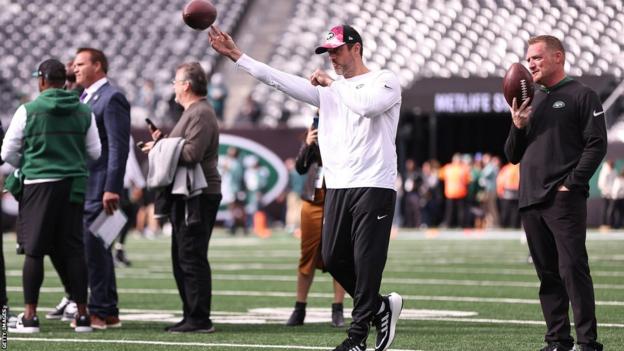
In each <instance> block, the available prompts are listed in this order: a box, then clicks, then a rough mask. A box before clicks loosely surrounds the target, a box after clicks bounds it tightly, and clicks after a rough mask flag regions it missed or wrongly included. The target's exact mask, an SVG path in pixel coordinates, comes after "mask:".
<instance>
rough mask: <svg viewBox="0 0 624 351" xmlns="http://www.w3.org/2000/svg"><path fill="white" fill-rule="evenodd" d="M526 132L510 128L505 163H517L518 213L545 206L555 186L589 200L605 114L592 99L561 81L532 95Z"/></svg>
mask: <svg viewBox="0 0 624 351" xmlns="http://www.w3.org/2000/svg"><path fill="white" fill-rule="evenodd" d="M531 105H532V107H533V113H532V115H531V116H530V117H529V123H528V125H527V127H526V128H524V129H518V128H516V126H515V125H514V124H513V123H512V124H511V130H510V131H509V135H508V137H507V141H506V142H505V155H506V156H507V159H508V160H509V162H511V163H513V164H517V163H518V162H520V203H519V206H520V208H523V207H528V206H531V205H535V204H539V203H542V202H545V201H547V200H549V198H550V197H551V196H553V195H554V194H555V192H556V191H557V189H558V188H559V186H560V185H565V187H567V188H568V189H570V191H580V192H583V193H584V194H585V196H586V197H587V196H589V179H590V178H591V177H592V175H593V174H594V172H595V171H596V169H597V168H598V166H599V165H600V163H601V162H602V159H603V157H604V156H605V154H606V152H607V131H606V123H605V113H604V111H603V109H602V104H601V102H600V99H599V98H598V95H597V94H596V93H595V92H594V91H593V90H591V89H590V88H588V87H586V86H585V85H583V84H581V83H579V82H577V81H575V80H573V79H571V78H567V77H566V78H564V79H563V80H562V81H561V82H559V83H557V84H556V85H554V86H553V87H551V88H545V87H542V88H540V89H537V90H536V92H535V96H534V97H533V101H532V102H531Z"/></svg>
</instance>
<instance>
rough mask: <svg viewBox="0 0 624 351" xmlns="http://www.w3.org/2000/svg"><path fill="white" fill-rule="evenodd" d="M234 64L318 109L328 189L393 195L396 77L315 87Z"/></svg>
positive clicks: (250, 64)
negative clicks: (383, 190)
mask: <svg viewBox="0 0 624 351" xmlns="http://www.w3.org/2000/svg"><path fill="white" fill-rule="evenodd" d="M236 64H237V66H238V67H239V68H242V69H244V70H245V71H247V72H248V73H249V74H251V75H252V76H253V77H255V78H257V79H258V80H260V81H262V82H263V83H265V84H268V85H270V86H273V87H275V88H277V89H279V90H280V91H282V92H284V93H286V94H288V95H290V96H291V97H293V98H295V99H297V100H300V101H303V102H306V103H308V104H311V105H313V106H317V107H319V109H320V110H319V116H320V118H319V126H318V140H319V147H320V150H321V157H322V159H323V167H324V168H325V183H326V186H327V188H329V189H344V188H362V187H376V188H386V189H395V184H394V183H395V180H396V177H397V156H396V145H395V138H396V133H397V126H398V123H399V112H400V108H401V85H400V83H399V80H398V78H397V77H396V75H395V74H394V73H392V72H390V71H387V70H381V71H374V72H368V73H365V74H362V75H358V76H355V77H352V78H349V79H338V80H336V81H334V82H333V83H332V84H331V85H330V86H329V87H321V86H316V87H315V86H313V85H312V84H311V83H310V81H309V80H307V79H305V78H302V77H298V76H295V75H292V74H288V73H284V72H281V71H279V70H276V69H274V68H271V67H269V66H268V65H266V64H263V63H261V62H258V61H256V60H254V59H252V58H251V57H249V56H247V55H242V56H241V57H240V59H239V60H238V61H237V62H236Z"/></svg>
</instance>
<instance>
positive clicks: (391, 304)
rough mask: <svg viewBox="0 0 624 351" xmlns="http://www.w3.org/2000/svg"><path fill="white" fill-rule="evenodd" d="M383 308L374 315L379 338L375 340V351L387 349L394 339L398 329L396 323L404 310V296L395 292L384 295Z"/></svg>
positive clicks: (374, 323)
mask: <svg viewBox="0 0 624 351" xmlns="http://www.w3.org/2000/svg"><path fill="white" fill-rule="evenodd" d="M382 299H383V310H382V311H381V312H379V313H377V314H376V315H375V317H373V325H374V326H375V327H376V328H377V340H376V341H375V351H386V350H387V349H388V348H389V347H390V345H391V344H392V341H394V333H395V331H396V323H397V321H398V320H399V316H400V315H401V310H403V298H402V297H401V295H399V294H397V293H395V292H393V293H390V295H388V296H384V297H382Z"/></svg>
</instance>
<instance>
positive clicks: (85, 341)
mask: <svg viewBox="0 0 624 351" xmlns="http://www.w3.org/2000/svg"><path fill="white" fill-rule="evenodd" d="M8 341H9V344H10V343H11V342H13V341H24V342H33V341H41V342H58V343H83V344H126V345H129V344H133V345H156V346H199V347H230V348H236V349H273V350H275V349H280V350H327V348H328V347H332V346H325V347H315V346H301V345H261V344H227V343H205V342H171V341H148V340H113V339H111V340H106V339H51V338H22V337H9V340H8ZM390 350H391V351H422V350H414V349H390Z"/></svg>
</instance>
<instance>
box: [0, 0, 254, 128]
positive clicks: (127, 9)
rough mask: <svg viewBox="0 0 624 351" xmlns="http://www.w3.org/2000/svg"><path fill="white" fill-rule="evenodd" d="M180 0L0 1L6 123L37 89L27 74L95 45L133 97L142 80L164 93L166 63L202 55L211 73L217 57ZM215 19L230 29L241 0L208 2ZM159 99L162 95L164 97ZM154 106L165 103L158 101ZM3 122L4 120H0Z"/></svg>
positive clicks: (0, 80) (0, 87)
mask: <svg viewBox="0 0 624 351" xmlns="http://www.w3.org/2000/svg"><path fill="white" fill-rule="evenodd" d="M186 2H187V0H51V1H49V0H33V1H23V0H20V1H13V0H0V9H2V10H1V11H0V38H2V41H1V42H0V106H2V110H1V112H0V114H1V116H2V117H3V119H5V122H8V121H7V120H6V118H10V116H11V115H12V113H13V112H14V111H15V109H16V108H17V106H18V105H19V103H20V99H22V98H25V99H28V98H29V97H32V96H33V95H36V93H37V92H36V86H35V84H33V83H32V80H31V79H32V78H31V73H32V72H33V71H34V70H35V69H36V67H37V65H38V63H39V61H41V60H42V59H44V58H45V57H47V56H54V57H58V58H61V59H63V60H69V59H70V58H72V57H73V55H74V54H75V51H76V48H78V47H82V46H92V47H96V48H101V49H103V50H104V52H105V53H106V55H107V56H108V58H109V60H110V61H111V62H110V66H111V67H112V69H111V74H110V76H111V78H112V79H113V80H115V82H116V83H117V84H118V85H119V86H121V87H122V88H123V89H124V90H125V91H126V96H128V98H129V99H130V100H131V101H133V100H135V99H136V98H137V91H138V89H139V88H140V87H141V86H142V84H143V80H144V79H151V80H153V81H154V82H155V86H156V88H157V89H160V90H161V96H163V97H168V96H169V95H171V91H170V86H169V85H170V84H169V81H170V80H171V75H172V71H173V69H174V68H175V67H176V65H178V64H179V63H181V62H182V61H184V60H187V59H191V58H201V63H202V65H203V66H204V68H205V69H206V70H207V71H208V72H210V71H211V70H212V68H213V66H214V64H215V60H216V57H217V56H216V55H215V53H214V51H213V50H212V49H210V48H209V45H210V44H209V43H208V40H207V39H206V34H205V33H204V32H197V31H193V30H192V29H190V28H188V27H186V26H185V25H184V22H183V21H182V8H183V7H184V5H185V3H186ZM212 2H213V3H214V4H215V6H216V7H217V8H218V9H219V25H220V27H221V28H223V29H224V30H226V31H228V32H233V31H234V30H235V28H236V26H237V23H238V22H239V20H240V18H241V17H242V15H243V14H244V10H245V7H246V6H247V2H248V0H212ZM164 100H166V99H164ZM159 109H160V110H161V112H162V110H163V109H166V101H162V103H161V105H160V106H159ZM5 125H7V123H5Z"/></svg>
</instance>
